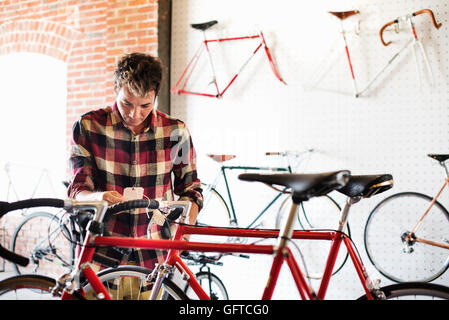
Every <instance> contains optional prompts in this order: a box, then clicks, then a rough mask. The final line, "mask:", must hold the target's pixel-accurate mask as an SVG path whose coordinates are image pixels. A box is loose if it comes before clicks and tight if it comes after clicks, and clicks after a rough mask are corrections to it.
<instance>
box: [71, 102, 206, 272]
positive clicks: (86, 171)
mask: <svg viewBox="0 0 449 320" xmlns="http://www.w3.org/2000/svg"><path fill="white" fill-rule="evenodd" d="M149 117H150V121H149V126H148V127H147V128H146V129H145V130H144V132H143V133H141V134H138V135H135V134H133V133H132V132H131V131H130V130H129V129H128V128H126V127H125V125H124V123H123V122H122V118H121V116H120V113H119V111H118V109H117V105H116V104H114V105H113V106H112V107H106V108H104V109H98V110H95V111H90V112H88V113H86V114H84V115H82V116H81V117H80V119H78V121H76V122H75V124H74V125H73V135H72V141H71V154H70V160H69V162H70V167H71V172H72V180H71V184H70V186H69V188H68V191H67V193H68V196H69V197H70V198H75V196H76V195H77V194H78V193H79V192H80V191H83V190H88V191H114V190H115V191H118V192H119V193H120V194H123V191H124V189H125V188H126V187H133V186H135V187H143V189H144V195H145V196H147V197H148V198H150V199H157V200H173V199H174V195H173V192H174V194H176V195H178V196H179V199H180V200H190V201H194V202H195V203H196V204H198V206H199V208H201V207H202V200H203V199H202V195H201V188H200V180H199V179H198V177H197V172H196V154H195V149H194V148H193V144H192V139H191V137H190V134H189V131H188V129H187V128H186V126H185V124H184V123H183V122H182V121H180V120H177V119H175V118H172V117H170V116H168V115H166V114H164V113H162V112H160V111H157V110H153V111H152V112H151V113H150V115H149ZM172 173H173V177H174V179H173V180H172ZM172 183H173V185H172ZM148 222H149V219H148V216H147V214H146V212H145V210H134V211H132V212H129V213H121V214H118V215H115V216H113V217H112V218H111V220H110V222H109V231H110V232H111V234H112V235H113V236H128V237H129V236H131V237H135V238H147V237H149V238H152V239H160V238H162V236H161V232H160V227H159V226H158V225H152V226H151V227H150V230H149V231H148V232H147V228H148ZM165 253H166V252H164V251H160V250H137V249H136V250H134V252H133V256H134V260H135V263H136V264H137V265H140V266H143V267H147V268H153V267H154V264H155V263H161V262H163V260H164V257H165ZM128 259H129V255H127V254H123V252H121V253H120V252H118V251H117V250H114V249H112V248H99V249H97V250H96V253H95V255H94V259H93V260H94V262H95V263H96V264H97V267H99V268H104V267H106V266H108V265H110V264H111V263H113V264H114V263H116V264H117V263H120V264H126V263H128Z"/></svg>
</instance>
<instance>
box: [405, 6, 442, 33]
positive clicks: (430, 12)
mask: <svg viewBox="0 0 449 320" xmlns="http://www.w3.org/2000/svg"><path fill="white" fill-rule="evenodd" d="M422 13H428V14H429V16H430V19H431V20H432V23H433V26H434V27H435V28H436V29H439V28H440V27H441V26H442V23H437V21H436V20H435V15H434V14H433V11H432V10H430V9H422V10H419V11H416V12H413V13H412V15H413V16H417V15H419V14H422Z"/></svg>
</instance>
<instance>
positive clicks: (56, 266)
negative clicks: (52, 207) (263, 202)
mask: <svg viewBox="0 0 449 320" xmlns="http://www.w3.org/2000/svg"><path fill="white" fill-rule="evenodd" d="M44 226H45V227H44ZM47 226H48V228H47ZM49 228H52V229H51V230H49ZM60 230H61V229H60V225H59V218H58V217H57V216H56V215H55V214H53V213H49V212H45V211H38V212H33V213H31V214H29V215H27V216H26V217H25V218H24V219H23V220H22V221H21V222H20V223H19V225H18V226H17V227H16V229H15V230H14V232H13V235H12V237H11V241H10V250H11V251H13V252H15V253H18V254H21V255H23V256H25V257H28V258H30V263H29V265H28V266H27V267H21V266H19V265H17V264H13V268H14V271H15V273H16V274H18V275H20V274H28V273H39V274H41V275H46V276H52V277H53V276H58V275H60V274H64V273H67V272H68V271H70V270H71V268H72V266H73V262H74V259H75V245H74V243H73V242H72V241H71V239H72V237H71V232H70V231H69V228H68V227H67V226H66V225H62V233H61V231H60ZM28 234H31V235H32V236H33V241H29V239H28V238H26V236H27V235H28ZM36 235H37V236H36ZM49 235H51V237H52V239H51V243H52V247H50V246H49ZM55 235H56V237H55ZM22 240H25V242H24V243H22ZM35 243H37V244H44V246H43V247H41V248H40V249H42V250H43V251H44V252H46V254H45V255H44V256H42V255H41V254H37V255H36V254H33V252H36V250H37V249H38V248H37V246H33V247H32V248H31V251H30V250H29V249H30V247H29V246H30V245H33V244H35ZM53 250H55V251H53ZM51 252H56V254H54V253H51ZM48 255H50V256H51V258H52V259H54V260H53V261H51V260H50V259H49V258H48ZM31 256H33V257H34V258H32V257H31Z"/></svg>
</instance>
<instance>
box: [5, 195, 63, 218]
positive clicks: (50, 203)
mask: <svg viewBox="0 0 449 320" xmlns="http://www.w3.org/2000/svg"><path fill="white" fill-rule="evenodd" d="M64 205H65V202H64V200H61V199H55V198H35V199H27V200H20V201H16V202H2V203H0V217H2V216H3V215H5V214H6V213H8V212H10V211H14V210H20V209H26V208H34V207H54V208H64Z"/></svg>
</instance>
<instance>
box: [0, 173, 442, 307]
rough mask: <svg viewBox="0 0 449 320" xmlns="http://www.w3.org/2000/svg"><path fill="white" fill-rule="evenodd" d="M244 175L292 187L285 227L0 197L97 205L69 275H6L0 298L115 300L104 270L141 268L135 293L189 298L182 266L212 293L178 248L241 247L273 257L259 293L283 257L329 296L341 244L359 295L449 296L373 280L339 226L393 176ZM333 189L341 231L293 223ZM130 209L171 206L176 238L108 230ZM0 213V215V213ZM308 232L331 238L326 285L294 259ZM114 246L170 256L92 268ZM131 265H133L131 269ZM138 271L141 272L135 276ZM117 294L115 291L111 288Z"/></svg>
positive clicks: (137, 203) (270, 283)
mask: <svg viewBox="0 0 449 320" xmlns="http://www.w3.org/2000/svg"><path fill="white" fill-rule="evenodd" d="M239 178H240V179H242V180H245V181H259V182H263V183H265V184H268V185H271V186H273V185H277V186H283V187H287V188H289V189H291V192H292V199H293V204H292V208H291V211H290V213H289V216H288V218H287V219H286V221H285V223H284V225H283V227H282V229H281V230H269V229H253V230H250V229H240V228H215V227H197V226H192V225H187V224H184V223H183V221H186V216H187V214H188V210H189V208H190V203H189V202H158V201H155V200H133V201H128V202H123V203H120V204H117V205H114V206H111V207H109V208H107V206H106V202H78V201H68V200H66V201H64V200H57V199H56V200H55V199H31V200H26V201H20V202H16V203H0V213H1V215H3V214H5V213H6V212H9V211H12V210H16V209H22V208H24V207H30V206H55V207H63V208H65V210H67V211H70V212H77V213H78V214H80V212H83V211H85V210H90V211H92V209H94V211H95V213H94V217H93V219H92V220H91V222H90V223H89V225H88V228H87V230H88V234H87V236H86V239H85V242H84V244H83V248H82V252H81V254H80V256H79V259H78V261H77V263H76V267H75V270H74V271H73V272H72V273H71V274H68V275H64V276H63V277H61V278H60V279H59V280H58V281H55V280H53V279H51V278H48V277H44V276H38V275H20V276H16V277H12V278H8V279H5V280H3V281H1V282H0V297H10V296H8V295H10V294H12V295H13V296H14V297H16V296H20V294H21V293H23V292H24V293H27V292H28V293H29V292H30V291H32V292H33V293H36V291H39V292H46V293H50V292H51V293H53V294H54V295H56V296H57V297H59V298H61V299H74V298H79V299H84V298H86V297H87V296H88V295H91V296H93V297H96V298H97V299H105V300H108V299H111V298H113V297H114V295H111V293H110V289H111V288H109V287H108V285H107V281H105V280H106V278H107V275H108V274H112V273H114V274H115V275H118V274H120V273H121V274H127V275H131V274H133V275H134V276H135V277H137V276H136V275H137V274H139V272H141V273H142V274H144V276H143V277H141V278H140V279H142V280H143V282H142V283H140V284H139V287H138V288H139V290H138V291H139V293H138V294H137V295H136V296H133V298H136V299H137V298H141V297H144V298H145V299H147V298H148V299H187V296H186V294H185V293H184V291H183V290H182V289H181V288H179V287H178V286H177V285H176V284H175V283H174V282H173V281H172V280H171V279H170V274H172V273H173V270H174V269H177V270H179V271H180V272H181V274H183V275H184V276H185V279H186V280H187V282H188V284H189V286H190V288H191V289H192V291H193V292H195V294H196V295H197V297H198V298H199V299H210V297H209V296H208V295H207V293H206V292H205V290H204V289H203V288H202V287H201V286H200V285H199V283H198V282H197V281H196V279H195V277H194V274H193V273H192V272H191V271H190V270H189V268H188V267H187V265H186V264H185V263H184V262H183V260H182V259H181V258H180V256H179V254H178V253H179V251H180V250H181V251H201V252H222V253H226V252H239V253H248V254H268V255H272V256H273V263H272V266H271V270H270V274H269V276H268V280H267V285H266V287H265V289H264V292H263V294H262V296H261V298H262V299H264V300H265V299H270V298H271V297H272V294H273V290H274V288H275V286H276V281H277V279H278V275H279V272H280V269H281V266H282V264H283V263H284V262H286V263H287V265H288V267H289V269H290V271H291V273H292V276H293V281H294V283H295V284H296V287H297V289H298V293H299V297H300V298H301V299H324V298H325V296H326V291H327V288H328V285H329V282H330V279H331V275H332V269H333V267H334V264H335V260H336V257H337V254H338V250H339V248H340V246H341V244H342V243H343V244H344V245H345V246H346V248H347V250H348V252H349V255H350V258H351V261H352V263H353V265H354V267H355V271H356V274H357V275H358V278H359V280H360V284H361V286H362V287H363V289H364V291H365V295H364V296H362V297H361V299H395V298H412V299H413V298H418V299H420V298H422V297H423V296H424V297H433V298H440V299H449V288H447V287H444V286H441V285H436V284H430V283H416V282H413V283H401V284H395V285H391V286H386V287H383V288H379V287H378V286H377V285H376V282H375V281H371V279H370V278H369V276H368V274H367V272H366V270H365V267H364V265H363V263H362V261H361V259H360V257H359V255H358V253H357V250H356V247H355V245H354V244H353V243H352V241H351V239H350V238H349V237H348V236H347V235H346V234H345V233H343V232H342V230H343V227H344V225H345V224H346V222H347V219H348V213H349V209H350V207H351V206H352V205H353V204H354V203H356V202H358V201H359V200H360V199H361V198H368V197H371V196H373V195H374V194H379V193H381V192H383V191H385V190H388V189H389V188H391V187H392V184H393V180H392V177H391V175H388V174H386V175H365V176H350V174H349V171H345V170H343V171H336V172H327V173H319V174H272V175H270V174H265V175H263V174H241V175H240V176H239ZM332 190H339V191H340V192H342V193H343V194H345V195H347V196H348V201H347V203H346V205H345V207H344V209H343V210H342V212H341V218H340V221H339V225H338V228H337V229H336V230H321V231H320V230H310V231H296V230H292V225H293V220H294V218H295V215H296V209H297V206H298V204H299V203H301V202H303V201H307V200H308V199H310V198H312V197H316V196H322V195H324V194H327V193H328V192H330V191H332ZM131 208H148V209H149V210H155V209H159V210H160V211H163V212H166V210H165V209H169V210H168V211H167V212H166V214H165V217H166V221H165V223H164V226H165V227H169V222H170V221H174V220H176V219H179V221H178V222H177V223H176V228H175V232H174V235H173V238H172V239H170V240H150V239H134V238H122V237H111V236H107V235H101V234H105V233H106V234H107V232H106V231H105V228H104V226H105V223H104V221H105V217H107V216H108V215H110V214H114V213H117V212H121V211H123V210H129V209H131ZM1 215H0V216H1ZM185 234H204V235H222V236H239V237H257V238H276V239H277V244H276V245H259V244H235V243H220V244H217V243H207V242H189V241H185V240H183V235H185ZM297 239H307V240H313V241H319V240H323V241H330V242H331V248H330V252H329V256H328V258H327V262H326V267H325V271H324V275H323V278H322V280H321V284H320V286H319V289H318V292H315V290H314V289H313V288H312V287H311V286H310V284H309V283H308V281H307V279H306V278H305V277H304V275H303V272H302V271H301V269H300V267H299V265H298V262H297V261H296V259H295V257H294V255H293V252H292V250H290V248H289V246H290V244H291V243H293V240H297ZM102 246H113V247H118V248H142V249H160V250H168V253H167V257H166V259H165V262H164V263H162V264H160V265H157V266H156V268H155V269H154V270H152V271H150V270H142V268H138V267H132V266H125V267H118V268H111V269H109V270H105V271H102V272H100V273H98V274H97V273H95V272H94V270H93V269H92V267H91V264H90V262H91V260H92V255H93V253H94V250H95V248H96V247H102ZM0 254H1V255H2V256H5V257H6V258H7V259H10V260H14V261H15V262H16V263H26V260H27V259H24V258H23V257H20V256H17V255H15V254H13V253H11V252H8V251H7V250H6V249H4V248H1V250H0ZM130 270H131V271H130ZM137 278H138V277H137ZM114 294H115V293H114Z"/></svg>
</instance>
